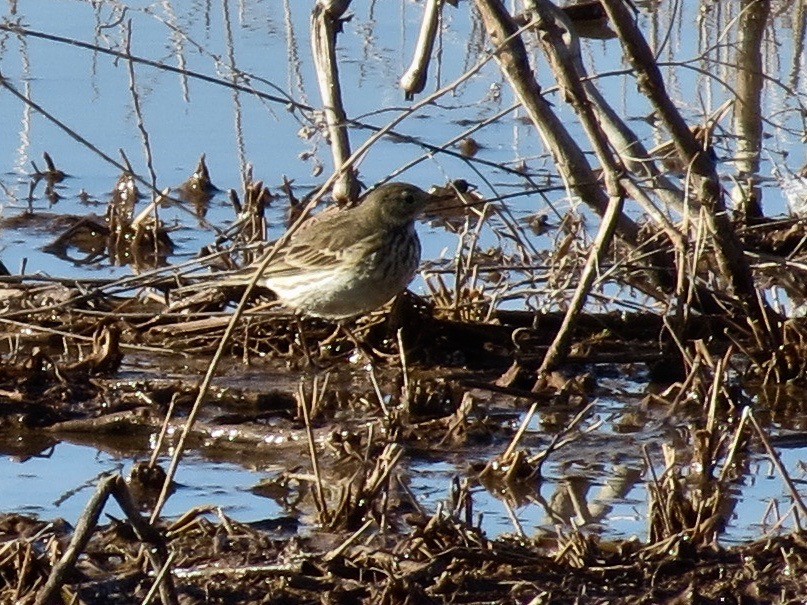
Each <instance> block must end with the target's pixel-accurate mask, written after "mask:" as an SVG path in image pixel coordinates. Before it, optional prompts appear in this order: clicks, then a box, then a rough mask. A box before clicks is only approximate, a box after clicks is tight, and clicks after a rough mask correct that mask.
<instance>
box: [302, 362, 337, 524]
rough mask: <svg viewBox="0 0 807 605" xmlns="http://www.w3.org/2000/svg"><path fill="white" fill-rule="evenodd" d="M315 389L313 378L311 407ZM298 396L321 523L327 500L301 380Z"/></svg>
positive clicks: (326, 508) (324, 521)
mask: <svg viewBox="0 0 807 605" xmlns="http://www.w3.org/2000/svg"><path fill="white" fill-rule="evenodd" d="M316 391H317V379H316V378H314V383H313V385H312V392H311V407H313V406H314V398H315V397H316ZM297 393H298V397H299V399H300V409H301V411H302V413H303V422H304V423H305V434H306V437H307V438H308V455H309V456H310V458H311V469H312V472H313V473H314V482H315V488H316V489H315V491H314V494H315V500H316V502H317V508H318V509H319V518H320V521H321V522H322V523H323V524H327V523H328V522H329V520H330V515H329V513H328V502H327V501H326V500H325V490H324V489H323V487H322V475H321V474H320V472H319V459H318V458H317V448H316V445H315V444H314V432H313V431H312V430H311V417H310V413H309V409H308V405H307V403H306V397H305V390H304V389H303V384H302V382H301V383H300V384H299V386H298V390H297Z"/></svg>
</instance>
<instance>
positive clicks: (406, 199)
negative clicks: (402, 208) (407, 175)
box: [403, 191, 415, 204]
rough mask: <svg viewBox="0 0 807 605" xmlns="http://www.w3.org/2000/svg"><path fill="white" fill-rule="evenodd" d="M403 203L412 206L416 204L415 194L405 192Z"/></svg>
mask: <svg viewBox="0 0 807 605" xmlns="http://www.w3.org/2000/svg"><path fill="white" fill-rule="evenodd" d="M403 201H404V202H406V203H407V204H412V203H414V202H415V194H414V193H412V192H411V191H404V193H403Z"/></svg>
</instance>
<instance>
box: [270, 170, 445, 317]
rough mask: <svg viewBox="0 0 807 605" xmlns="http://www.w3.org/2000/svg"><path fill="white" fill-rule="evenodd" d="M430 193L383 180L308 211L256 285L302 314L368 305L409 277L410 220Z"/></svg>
mask: <svg viewBox="0 0 807 605" xmlns="http://www.w3.org/2000/svg"><path fill="white" fill-rule="evenodd" d="M434 197H435V196H432V195H430V194H428V193H426V192H425V191H423V190H422V189H419V188H418V187H415V186H414V185H409V184H406V183H388V184H386V185H382V186H380V187H378V188H377V189H374V190H373V191H371V192H370V193H369V194H368V195H367V196H366V197H365V199H364V201H363V202H362V203H361V204H359V205H358V206H356V207H354V208H350V209H348V210H341V211H337V212H327V213H325V214H321V215H318V216H315V217H314V218H312V219H309V220H308V221H307V222H306V223H303V224H302V225H301V226H300V228H299V229H298V230H297V232H296V233H293V234H292V235H291V237H290V239H289V241H288V242H287V243H286V244H285V246H283V248H281V249H280V250H279V251H278V253H277V256H276V257H275V258H274V259H273V260H271V261H270V262H269V265H268V266H267V267H266V268H265V270H264V271H263V273H262V275H261V277H260V278H259V280H258V284H259V285H261V286H264V287H266V288H269V289H271V290H273V291H274V292H275V294H276V295H277V297H278V299H280V301H281V302H282V303H284V304H285V305H286V306H288V307H291V308H292V309H294V310H295V311H300V312H302V313H304V314H306V315H313V316H316V317H324V318H326V319H332V320H343V319H347V318H349V317H354V316H356V315H361V314H363V313H367V312H368V311H372V310H373V309H376V308H378V307H380V306H381V305H383V304H384V303H386V302H387V301H389V300H390V299H392V298H393V297H395V296H396V295H397V294H399V293H400V292H402V291H403V290H404V289H405V288H406V286H407V285H409V282H410V281H412V278H413V277H414V276H415V272H416V271H417V268H418V265H419V263H420V240H419V239H418V236H417V232H416V231H415V219H416V218H417V217H418V215H419V214H420V213H421V212H422V211H423V209H424V208H425V207H426V205H427V204H428V203H429V202H430V201H431V200H432V199H434Z"/></svg>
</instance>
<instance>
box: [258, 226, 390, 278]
mask: <svg viewBox="0 0 807 605" xmlns="http://www.w3.org/2000/svg"><path fill="white" fill-rule="evenodd" d="M362 218H363V217H362V216H361V214H360V213H355V212H353V211H352V210H343V211H340V212H339V213H337V214H334V215H333V216H329V217H327V220H325V219H322V220H312V221H310V223H304V224H303V225H302V226H301V228H300V229H299V230H298V231H297V233H294V234H292V236H291V239H290V241H289V242H287V243H286V245H285V246H284V247H283V248H282V249H281V250H280V251H279V252H278V255H277V257H276V258H275V259H274V260H273V261H271V262H270V263H269V266H268V267H267V268H266V271H264V275H266V276H270V275H289V274H294V273H298V272H300V271H310V270H312V269H329V268H332V267H336V266H338V265H339V264H341V263H342V262H344V261H345V259H346V258H348V257H350V256H353V255H356V254H361V251H362V250H363V249H365V248H366V247H367V246H372V245H373V244H372V241H371V240H374V239H376V238H375V237H374V234H373V233H371V232H367V230H366V229H365V228H364V227H365V226H364V225H363V224H362V222H363V221H362Z"/></svg>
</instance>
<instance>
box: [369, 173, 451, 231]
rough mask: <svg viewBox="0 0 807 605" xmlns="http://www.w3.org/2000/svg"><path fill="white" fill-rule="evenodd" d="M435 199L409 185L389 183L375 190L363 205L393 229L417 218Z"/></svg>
mask: <svg viewBox="0 0 807 605" xmlns="http://www.w3.org/2000/svg"><path fill="white" fill-rule="evenodd" d="M434 200H435V197H434V196H433V195H431V194H429V193H426V192H425V191H423V190H422V189H420V188H419V187H415V186H414V185H410V184H408V183H387V184H385V185H381V186H380V187H378V188H377V189H373V190H372V191H371V192H370V193H369V194H368V195H367V199H365V200H364V202H362V205H365V204H366V205H367V210H368V211H371V212H372V213H373V214H374V215H375V216H376V217H377V220H379V221H380V222H383V223H384V224H386V225H389V226H391V227H397V226H401V225H405V224H407V223H409V222H410V221H412V220H414V219H415V218H417V217H418V216H419V215H420V214H421V213H422V212H423V210H424V208H426V206H427V205H428V204H429V203H430V202H432V201H434Z"/></svg>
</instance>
